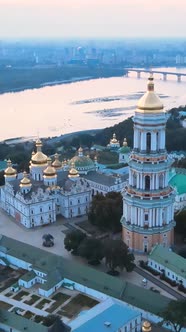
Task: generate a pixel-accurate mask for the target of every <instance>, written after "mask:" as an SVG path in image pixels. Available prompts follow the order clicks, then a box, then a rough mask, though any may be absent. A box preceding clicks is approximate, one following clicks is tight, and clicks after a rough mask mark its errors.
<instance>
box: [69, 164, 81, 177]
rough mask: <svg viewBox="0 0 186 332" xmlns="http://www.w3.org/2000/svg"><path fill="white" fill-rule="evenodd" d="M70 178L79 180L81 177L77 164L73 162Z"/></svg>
mask: <svg viewBox="0 0 186 332" xmlns="http://www.w3.org/2000/svg"><path fill="white" fill-rule="evenodd" d="M68 177H69V178H78V177H79V173H78V171H77V169H76V168H75V164H74V163H73V162H72V164H71V169H70V171H69V175H68Z"/></svg>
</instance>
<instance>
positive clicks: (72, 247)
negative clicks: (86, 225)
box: [64, 230, 86, 255]
mask: <svg viewBox="0 0 186 332" xmlns="http://www.w3.org/2000/svg"><path fill="white" fill-rule="evenodd" d="M85 237H86V235H85V234H84V233H82V232H81V231H79V230H74V231H72V232H70V233H68V234H67V235H66V237H65V239H64V245H65V249H66V250H68V251H71V254H73V255H77V254H78V248H79V245H80V243H81V242H82V241H83V240H84V239H85Z"/></svg>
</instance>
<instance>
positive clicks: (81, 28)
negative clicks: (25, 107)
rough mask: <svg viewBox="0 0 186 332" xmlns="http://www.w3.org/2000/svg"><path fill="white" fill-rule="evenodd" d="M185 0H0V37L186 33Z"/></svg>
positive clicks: (179, 34)
mask: <svg viewBox="0 0 186 332" xmlns="http://www.w3.org/2000/svg"><path fill="white" fill-rule="evenodd" d="M185 17H186V0H0V37H1V38H2V37H17V38H20V37H37V36H38V37H42V36H44V37H74V36H75V37H76V36H78V37H151V36H152V37H160V36H168V37H186V19H185Z"/></svg>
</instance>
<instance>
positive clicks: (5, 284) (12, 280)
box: [0, 277, 19, 292]
mask: <svg viewBox="0 0 186 332" xmlns="http://www.w3.org/2000/svg"><path fill="white" fill-rule="evenodd" d="M18 279H19V277H17V278H9V279H7V280H6V281H4V282H3V283H2V284H0V292H2V291H4V290H5V289H7V288H8V287H10V286H12V285H13V284H15V283H16V282H17V280H18Z"/></svg>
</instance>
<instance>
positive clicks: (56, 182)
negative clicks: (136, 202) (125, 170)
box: [0, 139, 127, 228]
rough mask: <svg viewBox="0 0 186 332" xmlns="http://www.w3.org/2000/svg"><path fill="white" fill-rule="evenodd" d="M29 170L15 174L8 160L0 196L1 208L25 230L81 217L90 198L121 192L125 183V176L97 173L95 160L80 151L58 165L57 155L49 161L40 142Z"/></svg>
mask: <svg viewBox="0 0 186 332" xmlns="http://www.w3.org/2000/svg"><path fill="white" fill-rule="evenodd" d="M29 169H30V172H29V174H27V173H26V172H24V173H19V174H17V171H16V170H15V169H14V168H13V167H12V164H11V161H10V160H8V162H7V168H6V169H5V172H4V176H5V185H4V186H2V187H1V195H0V206H1V208H2V209H3V210H4V211H6V213H7V214H9V215H10V216H12V217H13V218H14V219H15V221H16V222H17V223H20V224H22V225H23V226H25V227H27V228H31V227H37V226H43V225H47V224H50V223H54V222H55V221H56V217H57V216H58V215H61V216H62V217H64V218H67V219H71V218H73V217H78V216H83V215H85V214H87V213H88V210H89V206H90V203H91V200H92V196H93V195H95V194H98V193H101V194H103V195H105V194H106V193H108V192H110V191H118V192H121V190H122V188H123V186H124V185H125V184H126V180H127V175H126V174H125V175H120V176H118V175H110V174H109V175H108V174H102V173H101V172H99V170H98V163H97V158H95V159H94V161H93V160H92V159H91V158H90V157H89V156H85V155H84V154H83V149H82V148H81V147H80V148H79V149H78V154H77V155H76V156H74V157H73V158H72V159H71V160H70V161H69V162H66V161H64V162H63V163H62V162H61V161H60V160H59V155H58V154H57V153H56V154H55V155H54V160H53V161H52V160H51V158H49V157H47V156H46V155H45V154H44V153H43V152H42V142H41V140H40V139H38V140H37V141H36V152H33V153H32V156H31V160H30V165H29Z"/></svg>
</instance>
